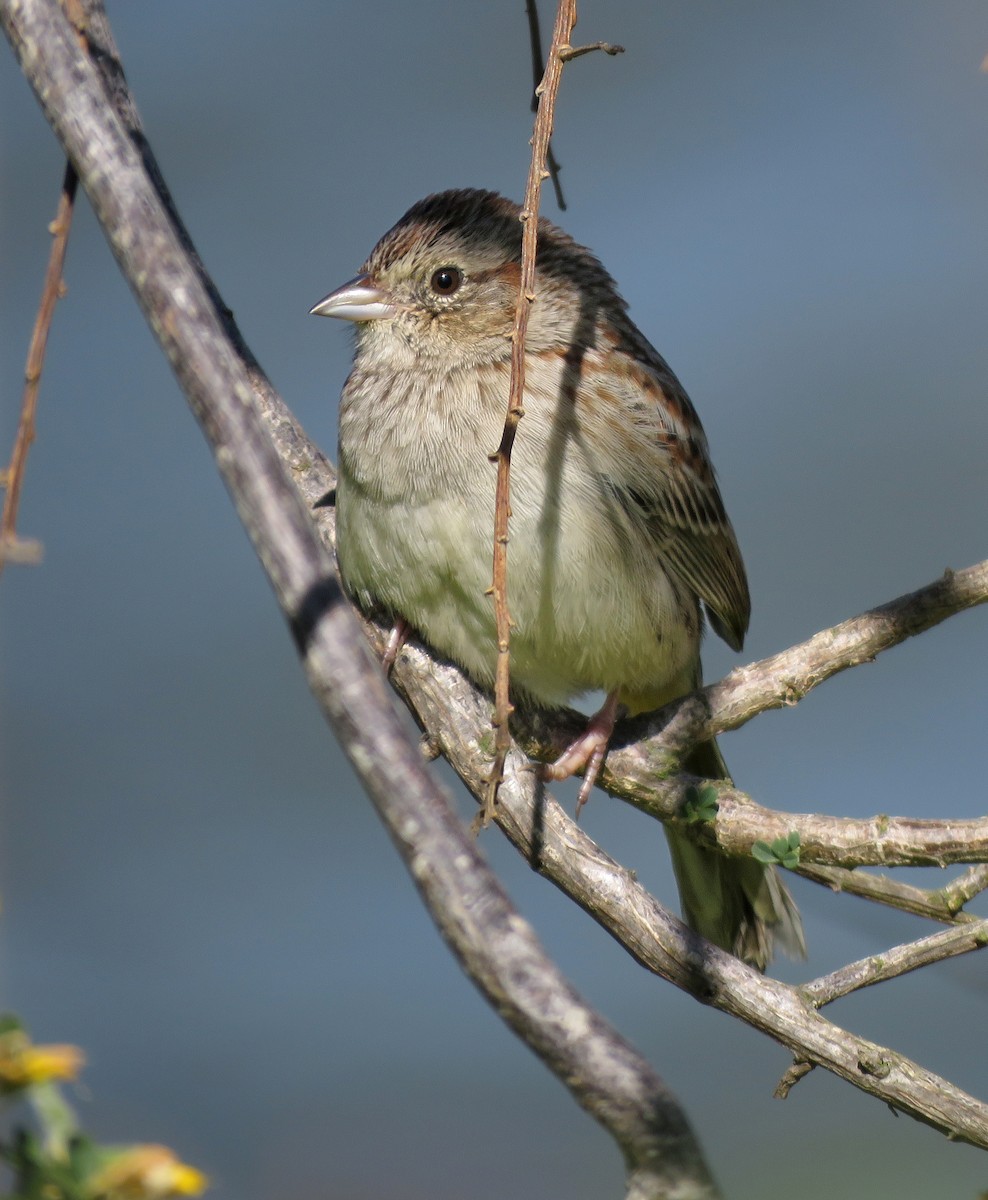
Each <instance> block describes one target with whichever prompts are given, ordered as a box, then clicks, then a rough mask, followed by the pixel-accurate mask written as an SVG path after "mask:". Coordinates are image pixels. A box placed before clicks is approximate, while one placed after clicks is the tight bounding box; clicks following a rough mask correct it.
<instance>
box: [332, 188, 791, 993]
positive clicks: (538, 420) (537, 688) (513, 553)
mask: <svg viewBox="0 0 988 1200" xmlns="http://www.w3.org/2000/svg"><path fill="white" fill-rule="evenodd" d="M519 218H520V209H519V207H518V205H516V204H514V203H513V202H511V201H510V200H507V199H505V198H504V197H502V196H500V195H498V194H496V193H494V192H490V191H481V190H476V189H462V190H456V191H446V192H441V193H439V194H437V195H432V196H428V197H426V199H424V200H421V201H419V202H418V203H417V204H414V205H413V206H412V207H411V208H410V209H409V210H408V212H406V213H405V215H404V216H403V217H402V218H401V219H400V220H399V221H398V222H397V224H396V225H394V226H393V228H391V229H390V230H389V231H388V232H387V233H386V234H385V235H384V236H383V237H382V238H381V240H380V241H379V242H378V243H377V245H376V246H375V247H374V249H373V250H372V251H371V254H370V257H369V258H368V259H367V261H366V262H365V263H364V265H363V267H361V269H360V272H359V274H358V275H357V276H356V277H355V278H353V279H351V280H349V282H347V283H344V284H343V285H342V287H339V288H337V289H336V290H335V291H333V292H331V293H330V294H329V295H328V296H326V297H325V298H324V299H322V300H320V302H319V303H318V304H316V305H315V306H314V307H313V308H312V310H311V312H312V313H314V314H316V315H319V316H325V317H337V318H342V319H344V320H347V321H351V322H353V323H354V325H355V328H356V350H355V354H354V361H353V368H352V370H351V372H350V375H349V377H348V379H347V381H346V384H345V386H344V389H343V395H342V399H341V402H340V418H339V479H338V486H337V493H336V504H337V554H338V560H339V566H340V572H341V576H342V579H343V582H344V586H345V587H346V589H347V591H348V592H349V594H350V595H351V596H352V598H353V599H354V600H355V601H356V603H357V604H358V605H359V606H360V607H361V608H362V609H364V610H366V611H372V610H375V611H381V610H384V611H386V612H387V613H389V614H390V615H391V616H392V618H393V619H394V620H395V621H396V622H397V623H398V625H397V627H398V628H405V627H408V628H411V629H414V630H415V631H417V633H418V634H420V635H421V636H422V638H423V639H424V640H425V641H426V642H427V643H428V644H429V645H430V646H432V647H433V648H434V649H435V650H436V651H438V652H439V653H440V654H441V655H443V656H444V657H446V658H448V659H451V660H452V661H453V662H455V663H457V664H458V665H459V666H460V667H461V668H462V669H463V670H464V671H465V672H466V673H467V674H468V675H469V676H470V677H471V678H472V679H473V680H474V681H476V683H478V684H479V685H480V686H482V687H484V688H487V689H492V688H493V681H494V668H495V659H496V642H495V630H494V609H493V601H492V599H491V596H490V594H489V586H490V579H491V559H492V548H493V529H494V495H495V483H496V471H495V468H494V467H493V466H492V465H491V463H490V462H489V460H488V455H489V453H490V452H491V451H492V450H493V449H494V448H495V447H496V446H497V445H498V443H499V441H500V437H501V431H502V428H503V425H504V419H505V413H506V408H507V399H508V390H509V383H510V375H511V345H512V343H511V333H512V328H513V324H514V313H515V305H516V303H517V298H518V290H519V281H520V276H521V239H522V226H521V222H520V219H519ZM534 293H535V300H534V302H533V303H532V305H531V309H530V316H529V325H528V334H527V338H526V342H525V392H524V398H523V409H524V417H523V419H522V421H521V423H520V426H519V429H518V434H517V437H516V440H515V444H514V449H513V452H512V460H511V524H510V536H511V541H510V545H509V554H508V602H509V608H510V611H511V616H512V621H513V625H512V633H511V660H510V661H511V687H512V694H513V698H514V699H515V700H516V701H517V700H521V701H527V702H528V703H530V704H535V705H538V706H541V707H543V708H551V707H554V706H559V705H561V704H564V703H566V702H568V701H570V700H572V699H574V698H575V697H578V696H580V695H582V694H584V693H587V692H594V691H597V692H604V693H605V694H606V700H605V702H604V705H603V706H602V708H601V709H600V711H599V712H598V713H596V714H595V715H594V717H592V718H591V720H590V722H589V724H588V727H587V732H586V733H585V734H584V736H583V737H582V738H581V739H579V740H578V741H577V742H576V743H574V745H573V746H571V747H570V748H569V749H568V750H567V751H566V752H565V753H564V754H563V755H562V757H561V758H560V759H559V760H558V761H557V762H556V763H554V764H552V765H551V766H549V767H548V768H547V769H546V773H547V775H548V776H549V777H550V778H555V779H559V778H565V777H566V776H568V775H569V774H572V773H574V772H575V771H578V770H580V769H582V768H586V775H585V781H584V790H585V791H589V787H590V786H591V785H592V782H593V778H594V777H595V775H596V771H597V769H598V768H599V765H600V762H601V760H602V758H603V756H604V753H605V752H606V748H607V742H608V739H609V737H610V734H611V731H612V730H613V727H614V723H615V720H616V719H617V717H618V715H619V713H622V712H626V713H628V714H636V713H641V712H648V711H651V710H653V709H656V708H659V707H661V706H662V705H664V704H666V703H668V702H669V701H670V700H673V699H675V698H676V697H678V696H681V695H684V694H686V693H688V692H690V691H693V690H695V689H696V688H697V687H698V686H700V683H701V668H700V643H701V639H702V636H703V631H704V625H705V623H709V625H710V627H711V628H712V629H713V630H714V632H715V633H717V634H718V635H719V636H720V637H721V638H723V639H724V641H725V642H727V644H728V645H729V646H730V647H731V648H732V649H734V650H736V651H739V650H740V649H741V647H742V643H743V640H744V636H745V633H746V631H747V628H748V620H749V615H750V609H751V602H750V597H749V592H748V583H747V578H746V575H745V569H744V564H743V562H742V559H741V553H740V550H739V549H738V543H737V539H736V537H735V534H734V530H733V528H732V526H731V523H730V521H729V519H728V517H727V513H726V511H725V509H724V503H723V501H722V499H721V495H720V490H719V488H718V486H717V482H716V479H715V477H714V471H713V467H712V465H711V461H710V454H709V450H708V447H707V439H706V437H705V435H704V432H703V427H702V426H701V424H700V420H699V417H698V416H697V413H696V410H695V409H694V407H693V405H692V403H691V402H690V400H689V397H688V396H687V394H686V392H685V390H684V388H683V386H682V384H681V383H680V382H679V380H678V379H677V378H676V376H675V375H674V374H673V372H672V370H671V368H670V367H669V366H668V364H667V363H666V362H665V360H664V359H663V358H662V357H661V356H660V355H659V354H658V353H657V351H656V350H654V349H653V347H652V346H651V345H650V344H649V342H648V341H647V340H646V338H645V337H644V335H643V334H642V333H641V332H640V331H639V330H638V328H637V327H636V326H635V324H634V323H633V322H632V320H631V318H630V317H629V316H628V311H627V305H626V304H625V302H624V300H623V299H622V298H621V296H620V295H619V293H618V290H617V286H616V284H615V283H614V280H613V279H612V278H611V276H610V275H609V274H608V273H607V271H606V270H605V269H604V267H603V266H602V265H601V263H600V262H599V260H598V259H597V258H596V257H595V256H594V255H593V254H592V253H591V251H589V250H587V249H586V248H585V247H583V246H581V245H579V244H578V243H577V242H575V241H574V240H573V239H572V238H571V237H570V236H569V235H568V234H566V233H564V232H563V231H562V230H561V229H559V228H557V227H556V226H555V225H553V224H551V223H550V222H549V221H548V220H546V219H544V218H543V219H541V220H540V221H539V226H538V252H537V258H536V280H535V288H534ZM685 765H686V766H687V767H688V768H689V769H691V770H693V771H694V772H695V773H696V774H702V775H705V776H706V777H709V778H728V775H727V770H726V768H725V766H724V763H723V759H722V758H721V757H720V753H719V751H718V749H717V746H716V744H715V743H714V742H712V741H711V742H707V743H704V744H703V745H701V746H698V747H697V748H696V750H695V751H694V754H693V756H692V759H691V760H690V761H688V762H687V763H686V764H685ZM666 832H667V836H668V839H669V843H670V849H671V854H672V861H673V866H674V869H675V872H676V877H677V882H678V885H679V890H680V897H681V900H682V906H683V915H684V918H685V919H686V921H687V923H688V924H689V925H691V926H692V928H693V929H694V930H696V931H697V932H698V933H699V934H701V935H702V936H703V937H705V938H707V939H708V940H710V941H712V942H714V943H715V944H716V945H718V946H720V947H722V948H723V949H726V950H728V951H730V952H732V953H734V954H736V955H738V956H739V957H740V958H742V959H744V960H745V961H747V962H748V963H750V964H752V965H753V966H755V967H757V968H758V969H760V970H764V969H765V967H766V965H767V964H768V962H769V960H770V958H771V955H772V951H773V944H774V943H778V944H780V945H781V946H782V947H784V948H785V949H787V950H788V951H789V952H790V953H793V954H797V955H799V954H804V953H805V945H804V941H803V932H802V923H801V920H800V917H799V913H798V911H797V909H796V907H795V904H794V903H793V901H792V899H791V897H790V895H789V893H788V891H787V890H786V888H785V886H784V885H783V883H782V881H781V879H780V877H779V874H778V871H777V869H776V868H775V867H773V866H766V865H764V864H762V863H760V862H758V861H756V860H755V859H754V858H744V859H742V858H728V857H727V856H725V855H723V854H721V853H719V852H718V851H716V850H714V849H708V848H705V847H701V846H699V845H697V844H696V843H695V842H693V841H691V840H690V839H688V838H687V837H685V836H684V834H682V833H681V832H680V831H678V830H676V829H674V828H671V827H667V830H666Z"/></svg>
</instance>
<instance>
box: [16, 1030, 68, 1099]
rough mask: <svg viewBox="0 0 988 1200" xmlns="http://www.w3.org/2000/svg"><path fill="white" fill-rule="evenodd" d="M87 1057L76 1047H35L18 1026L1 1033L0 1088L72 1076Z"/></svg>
mask: <svg viewBox="0 0 988 1200" xmlns="http://www.w3.org/2000/svg"><path fill="white" fill-rule="evenodd" d="M85 1061H86V1059H85V1056H84V1055H83V1053H82V1051H81V1050H80V1049H79V1047H78V1046H34V1045H32V1044H31V1040H30V1038H28V1036H27V1034H25V1033H23V1032H22V1031H21V1030H19V1029H15V1030H11V1031H10V1032H9V1033H5V1034H3V1035H2V1036H0V1090H3V1091H14V1090H15V1089H17V1088H25V1087H31V1086H32V1085H33V1084H37V1083H51V1082H54V1081H57V1080H67V1079H75V1078H76V1077H77V1076H78V1074H79V1071H80V1070H81V1069H82V1067H83V1064H84V1063H85Z"/></svg>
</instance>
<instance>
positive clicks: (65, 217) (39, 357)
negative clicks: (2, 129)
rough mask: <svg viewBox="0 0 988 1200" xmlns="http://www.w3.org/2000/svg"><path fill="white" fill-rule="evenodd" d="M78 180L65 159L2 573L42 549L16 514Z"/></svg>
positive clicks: (8, 496) (3, 520)
mask: <svg viewBox="0 0 988 1200" xmlns="http://www.w3.org/2000/svg"><path fill="white" fill-rule="evenodd" d="M77 184H78V177H77V175H76V173H75V168H74V167H73V166H72V164H71V163H66V164H65V174H64V176H63V177H62V194H61V195H60V197H59V200H58V212H57V214H56V216H55V220H54V221H53V222H52V223H51V225H50V226H49V229H50V231H51V233H52V235H53V236H52V243H51V252H50V253H49V255H48V267H47V270H46V271H45V283H44V287H43V288H42V290H41V301H40V303H39V304H38V314H37V316H36V317H35V319H34V328H33V330H32V331H31V343H30V345H29V347H28V352H27V363H26V365H25V367H24V393H23V396H22V399H21V415H20V420H19V421H18V423H17V434H16V436H15V438H14V447H13V450H12V451H11V454H10V463H9V465H8V466H7V469H6V470H5V471H4V473H3V483H4V485H5V495H4V500H3V512H2V514H0V572H2V571H3V568H4V564H5V563H6V562H7V561H8V560H9V561H11V562H21V563H23V562H38V561H39V560H40V558H41V547H40V545H39V544H38V543H37V542H31V541H24V540H23V539H21V538H18V536H17V512H18V509H19V508H20V503H21V490H22V489H23V487H24V474H25V470H26V468H27V456H28V451H29V450H30V449H31V443H32V442H33V441H34V434H35V418H36V415H37V411H38V391H39V388H40V385H41V372H42V370H43V368H44V365H45V350H46V349H47V347H48V333H49V331H50V330H51V323H52V318H53V317H54V315H55V304H56V303H57V301H58V299H59V297H60V296H61V295H62V292H63V284H62V270H63V267H64V266H65V251H66V248H67V247H68V244H69V230H70V229H71V228H72V212H73V207H74V205H75V193H76V186H77Z"/></svg>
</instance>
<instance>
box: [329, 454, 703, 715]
mask: <svg viewBox="0 0 988 1200" xmlns="http://www.w3.org/2000/svg"><path fill="white" fill-rule="evenodd" d="M520 445H521V442H520V440H519V446H520ZM577 477H578V479H579V481H580V488H579V490H578V491H577V490H575V489H574V487H573V486H572V485H571V481H570V479H569V478H568V476H567V472H566V470H565V464H564V465H563V468H562V469H561V470H560V471H559V472H558V474H557V476H556V477H555V486H554V487H549V488H547V487H546V482H545V480H546V471H545V464H544V463H541V464H540V463H533V462H529V461H527V460H526V456H525V453H524V451H523V450H522V452H521V453H518V454H517V458H516V461H515V463H514V464H513V468H512V518H511V523H510V542H509V545H508V606H509V609H510V612H511V617H512V620H513V627H512V635H511V678H512V685H513V688H514V689H515V690H516V691H521V692H524V693H526V694H527V695H528V696H529V697H531V698H532V699H534V700H536V701H538V702H541V703H544V704H558V703H562V702H564V701H566V700H568V699H570V698H572V697H573V696H576V695H578V694H580V693H582V692H586V691H590V690H597V689H600V690H605V691H610V690H612V689H614V688H621V689H622V692H623V693H624V694H627V695H633V696H641V695H648V696H655V697H657V699H656V703H660V702H662V701H663V700H664V699H665V698H667V697H666V695H665V692H666V691H667V690H668V688H669V686H670V684H674V685H675V686H674V689H673V692H672V694H676V693H677V692H678V691H681V690H684V686H683V684H682V683H681V682H680V681H681V680H682V679H683V677H684V676H686V677H688V676H689V675H690V673H691V671H692V668H693V665H694V663H695V661H696V657H697V652H698V646H699V638H700V622H699V612H698V605H697V602H696V599H695V598H694V597H693V596H692V595H690V594H689V593H688V592H684V590H683V589H682V588H680V587H677V586H676V584H675V583H674V581H673V580H671V579H670V577H669V576H667V574H666V573H665V572H664V571H663V569H662V567H661V564H660V562H659V560H658V557H657V555H656V554H655V551H654V547H652V546H651V545H650V543H649V542H648V540H647V538H645V537H643V536H642V535H641V534H640V533H638V534H636V532H635V530H634V529H633V528H631V527H629V526H628V524H627V522H623V523H622V519H621V515H620V514H619V513H617V512H615V510H614V502H613V497H609V496H607V495H606V494H604V493H603V492H601V493H600V494H593V495H590V496H588V495H587V494H586V479H587V478H588V473H587V472H586V471H585V470H581V471H580V472H578V473H577ZM368 484H369V480H368V478H367V477H366V476H365V477H364V478H363V479H362V480H360V481H358V480H357V479H356V477H355V476H353V475H351V474H348V472H347V470H346V469H345V468H344V467H343V466H342V464H341V475H340V485H339V491H338V536H339V554H340V566H341V570H342V572H343V576H344V579H345V581H346V583H347V586H348V588H349V589H350V591H351V592H352V593H353V594H354V595H355V597H356V598H357V599H358V601H359V602H360V603H361V604H362V605H363V606H364V607H370V606H371V605H379V606H383V607H384V608H386V609H388V610H389V611H391V612H392V613H394V614H396V615H400V616H402V617H404V618H405V620H407V621H408V622H409V624H410V625H412V626H413V627H414V628H415V629H417V630H418V631H419V632H420V633H421V634H422V635H423V636H424V638H425V639H426V640H427V641H428V642H429V643H430V644H431V645H432V646H433V647H434V648H435V649H436V650H438V651H439V652H440V653H441V654H443V655H445V656H447V657H448V658H450V659H452V660H453V661H455V662H457V663H459V664H460V665H461V666H462V667H463V668H464V669H465V670H466V671H467V673H468V674H469V675H471V676H472V677H473V678H474V679H475V680H476V681H477V682H479V683H481V684H483V685H485V686H488V687H490V686H491V684H492V682H493V678H494V666H495V645H496V643H495V636H494V609H493V601H492V599H491V597H490V596H489V595H487V594H486V593H487V590H488V588H489V587H490V584H491V570H492V566H491V564H492V555H493V527H494V489H495V471H494V468H493V466H491V465H490V464H489V463H488V462H487V461H486V459H485V458H484V457H483V456H481V455H479V454H478V456H477V461H476V462H473V463H471V464H470V465H469V467H468V468H467V469H462V468H461V469H459V470H457V471H451V470H450V469H449V463H448V462H447V463H446V464H444V466H443V469H442V470H441V471H437V472H436V473H434V474H433V475H431V476H430V472H429V470H428V468H427V467H424V466H423V469H422V470H421V471H420V472H419V474H418V475H417V487H416V491H415V494H414V496H412V497H411V498H410V496H409V494H408V492H407V491H404V493H403V494H402V495H401V496H400V497H399V496H398V495H390V494H388V492H387V491H386V490H385V489H383V488H375V487H373V486H368Z"/></svg>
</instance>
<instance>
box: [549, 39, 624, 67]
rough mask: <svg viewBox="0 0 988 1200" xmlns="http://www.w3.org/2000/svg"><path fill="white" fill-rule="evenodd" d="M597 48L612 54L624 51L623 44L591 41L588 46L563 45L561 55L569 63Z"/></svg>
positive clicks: (560, 50) (591, 52)
mask: <svg viewBox="0 0 988 1200" xmlns="http://www.w3.org/2000/svg"><path fill="white" fill-rule="evenodd" d="M595 50H600V51H602V53H604V54H610V55H612V56H613V55H615V54H623V53H624V47H623V46H616V45H612V44H611V43H610V42H591V43H590V44H589V45H587V46H561V47H560V49H559V57H560V58H561V59H562V60H563V62H564V63H568V62H572V61H573V59H574V58H582V57H583V55H584V54H593V52H594V51H595Z"/></svg>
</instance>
